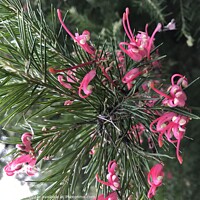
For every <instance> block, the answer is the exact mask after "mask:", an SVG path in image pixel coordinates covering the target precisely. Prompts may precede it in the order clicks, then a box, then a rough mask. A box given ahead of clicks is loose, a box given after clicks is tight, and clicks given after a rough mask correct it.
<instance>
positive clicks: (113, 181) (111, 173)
mask: <svg viewBox="0 0 200 200" xmlns="http://www.w3.org/2000/svg"><path fill="white" fill-rule="evenodd" d="M116 167H117V163H116V161H115V160H113V161H110V162H109V164H108V174H107V179H108V182H105V181H102V180H100V179H99V176H98V174H96V180H97V181H98V182H99V183H102V184H104V185H107V186H110V187H111V189H112V190H114V191H115V190H119V189H120V187H121V186H120V183H119V178H118V177H117V175H116V174H115V168H116Z"/></svg>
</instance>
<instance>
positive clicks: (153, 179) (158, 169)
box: [147, 163, 164, 198]
mask: <svg viewBox="0 0 200 200" xmlns="http://www.w3.org/2000/svg"><path fill="white" fill-rule="evenodd" d="M163 177H164V172H163V165H162V164H160V163H158V164H156V165H154V166H153V167H152V168H151V170H150V172H149V173H148V179H147V180H148V183H149V185H150V186H151V187H150V189H149V192H148V195H147V196H148V198H152V197H153V196H155V194H156V189H157V187H159V186H161V185H162V180H163Z"/></svg>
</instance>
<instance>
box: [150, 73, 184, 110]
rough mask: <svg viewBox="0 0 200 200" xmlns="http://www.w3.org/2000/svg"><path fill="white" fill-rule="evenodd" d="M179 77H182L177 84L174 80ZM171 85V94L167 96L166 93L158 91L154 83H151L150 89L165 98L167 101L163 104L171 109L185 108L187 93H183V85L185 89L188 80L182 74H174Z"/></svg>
mask: <svg viewBox="0 0 200 200" xmlns="http://www.w3.org/2000/svg"><path fill="white" fill-rule="evenodd" d="M177 76H181V78H180V79H179V80H178V82H177V84H175V83H174V78H175V77H177ZM171 83H172V85H171V86H170V87H169V89H168V90H169V94H165V93H164V92H162V91H160V90H158V89H156V88H155V87H154V83H153V82H151V84H150V87H151V88H152V89H153V90H154V91H155V92H156V93H158V94H159V95H161V96H163V97H165V99H164V100H163V102H162V103H163V104H164V105H167V106H169V107H176V106H179V107H184V106H185V102H186V100H187V96H186V94H185V92H184V91H183V89H182V87H181V85H183V87H187V85H188V83H187V79H186V78H185V77H183V76H182V75H180V74H174V75H173V76H172V78H171Z"/></svg>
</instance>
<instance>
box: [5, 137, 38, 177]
mask: <svg viewBox="0 0 200 200" xmlns="http://www.w3.org/2000/svg"><path fill="white" fill-rule="evenodd" d="M31 139H32V134H31V133H24V134H23V135H22V137H21V140H22V144H17V145H16V147H17V148H18V149H19V150H20V151H21V155H20V156H19V157H17V158H15V159H14V160H13V161H11V162H10V163H8V164H7V165H6V166H5V167H4V171H5V172H6V174H7V175H8V176H13V175H14V174H16V173H17V172H19V171H22V170H25V172H26V174H27V175H29V176H33V175H35V173H36V172H37V170H36V167H35V164H36V158H35V155H34V151H33V148H32V146H31Z"/></svg>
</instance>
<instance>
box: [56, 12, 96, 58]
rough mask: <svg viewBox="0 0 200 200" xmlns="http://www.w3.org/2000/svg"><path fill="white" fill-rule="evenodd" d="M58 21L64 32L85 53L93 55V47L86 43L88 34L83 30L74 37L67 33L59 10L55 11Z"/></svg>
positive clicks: (88, 37)
mask: <svg viewBox="0 0 200 200" xmlns="http://www.w3.org/2000/svg"><path fill="white" fill-rule="evenodd" d="M57 14H58V19H59V21H60V23H61V25H62V27H63V28H64V29H65V30H66V32H67V33H68V34H69V35H70V36H71V38H72V39H73V40H74V41H75V42H77V44H78V45H79V46H81V47H82V48H83V49H84V50H85V51H86V52H87V53H89V54H92V55H93V54H95V49H94V47H93V46H91V45H89V44H88V41H89V40H90V32H89V31H87V30H85V31H83V33H82V34H81V35H79V34H78V33H75V36H74V35H73V34H72V33H71V32H70V31H69V29H68V28H67V27H66V25H65V23H64V22H63V20H62V14H61V12H60V10H59V9H57Z"/></svg>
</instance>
